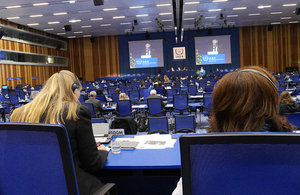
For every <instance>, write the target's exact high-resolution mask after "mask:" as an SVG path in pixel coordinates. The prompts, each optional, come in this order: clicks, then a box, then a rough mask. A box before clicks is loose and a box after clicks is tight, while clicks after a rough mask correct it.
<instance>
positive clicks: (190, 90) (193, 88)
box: [188, 85, 198, 95]
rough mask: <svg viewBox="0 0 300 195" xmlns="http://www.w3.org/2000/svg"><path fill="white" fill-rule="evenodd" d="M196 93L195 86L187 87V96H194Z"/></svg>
mask: <svg viewBox="0 0 300 195" xmlns="http://www.w3.org/2000/svg"><path fill="white" fill-rule="evenodd" d="M197 92H198V91H197V85H189V87H188V93H189V94H193V95H194V94H196V93H197Z"/></svg>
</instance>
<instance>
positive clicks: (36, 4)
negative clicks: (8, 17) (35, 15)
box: [32, 3, 49, 6]
mask: <svg viewBox="0 0 300 195" xmlns="http://www.w3.org/2000/svg"><path fill="white" fill-rule="evenodd" d="M32 5H33V6H43V5H49V3H34V4H32Z"/></svg>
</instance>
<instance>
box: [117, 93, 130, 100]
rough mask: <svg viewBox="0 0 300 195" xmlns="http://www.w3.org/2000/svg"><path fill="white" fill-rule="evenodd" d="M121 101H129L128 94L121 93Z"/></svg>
mask: <svg viewBox="0 0 300 195" xmlns="http://www.w3.org/2000/svg"><path fill="white" fill-rule="evenodd" d="M119 100H128V97H126V93H120V95H119Z"/></svg>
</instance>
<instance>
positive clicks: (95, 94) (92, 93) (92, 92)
mask: <svg viewBox="0 0 300 195" xmlns="http://www.w3.org/2000/svg"><path fill="white" fill-rule="evenodd" d="M90 96H91V98H94V99H96V96H97V93H96V91H91V92H90Z"/></svg>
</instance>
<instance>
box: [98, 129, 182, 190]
mask: <svg viewBox="0 0 300 195" xmlns="http://www.w3.org/2000/svg"><path fill="white" fill-rule="evenodd" d="M170 136H171V138H172V139H173V140H175V141H174V147H173V148H166V149H135V150H123V151H122V152H121V153H120V154H112V153H111V152H109V155H108V159H107V162H106V165H105V167H104V170H103V174H102V175H105V176H103V177H101V178H100V179H101V180H102V181H104V182H114V183H116V184H117V186H118V191H119V194H143V195H150V194H151V195H153V194H172V191H173V190H174V189H175V187H176V185H177V182H178V180H179V178H180V176H181V169H180V168H181V160H180V147H179V137H180V136H181V135H177V134H175V135H170ZM133 137H134V135H123V136H117V138H133ZM140 140H141V139H140ZM150 140H152V139H150Z"/></svg>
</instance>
